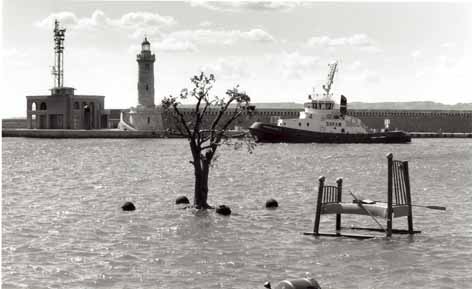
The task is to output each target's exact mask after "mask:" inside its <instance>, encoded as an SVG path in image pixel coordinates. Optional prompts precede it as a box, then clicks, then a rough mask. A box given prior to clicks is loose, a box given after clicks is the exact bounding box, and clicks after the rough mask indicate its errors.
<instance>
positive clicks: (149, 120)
mask: <svg viewBox="0 0 472 289" xmlns="http://www.w3.org/2000/svg"><path fill="white" fill-rule="evenodd" d="M147 122H148V124H150V123H151V118H150V117H149V116H148V118H147Z"/></svg>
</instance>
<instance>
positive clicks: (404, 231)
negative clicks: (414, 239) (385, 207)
mask: <svg viewBox="0 0 472 289" xmlns="http://www.w3.org/2000/svg"><path fill="white" fill-rule="evenodd" d="M341 229H350V230H364V231H374V232H382V233H384V232H385V231H382V230H381V229H378V228H361V227H341ZM392 233H393V234H409V233H410V232H408V230H402V229H392ZM419 233H421V231H413V234H419Z"/></svg>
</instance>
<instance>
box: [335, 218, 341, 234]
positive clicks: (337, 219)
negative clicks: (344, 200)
mask: <svg viewBox="0 0 472 289" xmlns="http://www.w3.org/2000/svg"><path fill="white" fill-rule="evenodd" d="M336 231H337V232H338V231H341V214H336Z"/></svg>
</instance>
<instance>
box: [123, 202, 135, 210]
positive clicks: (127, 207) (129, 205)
mask: <svg viewBox="0 0 472 289" xmlns="http://www.w3.org/2000/svg"><path fill="white" fill-rule="evenodd" d="M121 208H122V209H123V211H134V210H136V207H135V206H134V204H133V203H131V202H126V203H124V205H123V206H121Z"/></svg>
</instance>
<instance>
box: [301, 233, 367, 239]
mask: <svg viewBox="0 0 472 289" xmlns="http://www.w3.org/2000/svg"><path fill="white" fill-rule="evenodd" d="M303 235H309V236H315V237H318V236H321V237H345V238H354V239H372V238H375V236H372V235H359V234H341V233H334V234H329V233H318V234H316V233H313V232H304V233H303Z"/></svg>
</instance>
